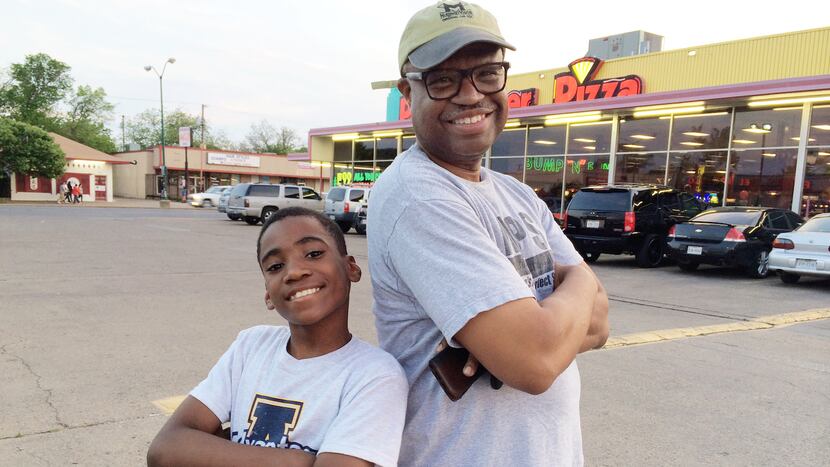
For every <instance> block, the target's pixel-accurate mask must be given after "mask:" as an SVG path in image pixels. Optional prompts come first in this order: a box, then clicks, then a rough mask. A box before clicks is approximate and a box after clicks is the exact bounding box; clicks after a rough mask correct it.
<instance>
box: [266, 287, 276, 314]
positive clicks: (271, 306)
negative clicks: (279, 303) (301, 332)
mask: <svg viewBox="0 0 830 467" xmlns="http://www.w3.org/2000/svg"><path fill="white" fill-rule="evenodd" d="M265 308H268V309H269V310H276V309H277V307H275V306H274V303H273V302H272V301H271V294H270V293H268V291H267V290H266V291H265Z"/></svg>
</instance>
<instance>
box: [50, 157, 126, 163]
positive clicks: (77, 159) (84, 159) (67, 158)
mask: <svg viewBox="0 0 830 467" xmlns="http://www.w3.org/2000/svg"><path fill="white" fill-rule="evenodd" d="M66 160H73V161H90V162H103V163H105V164H129V163H130V161H122V160H105V161H104V160H99V159H90V158H88V157H72V156H66Z"/></svg>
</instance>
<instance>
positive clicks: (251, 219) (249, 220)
mask: <svg viewBox="0 0 830 467" xmlns="http://www.w3.org/2000/svg"><path fill="white" fill-rule="evenodd" d="M242 219H244V220H245V222H247V223H248V225H257V224H258V223H259V217H253V216H244V217H242Z"/></svg>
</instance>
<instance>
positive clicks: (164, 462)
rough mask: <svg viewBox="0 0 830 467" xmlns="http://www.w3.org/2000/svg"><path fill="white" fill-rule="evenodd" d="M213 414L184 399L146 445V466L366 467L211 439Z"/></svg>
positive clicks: (345, 459) (330, 456)
mask: <svg viewBox="0 0 830 467" xmlns="http://www.w3.org/2000/svg"><path fill="white" fill-rule="evenodd" d="M221 426H222V425H221V423H220V422H219V419H218V418H216V415H214V414H213V412H212V411H211V410H210V409H209V408H207V406H205V405H204V404H203V403H202V402H200V401H199V399H196V398H195V397H193V396H187V398H186V399H185V400H184V402H182V404H181V405H180V406H179V408H178V409H176V411H175V412H174V413H173V415H172V416H171V417H170V420H168V421H167V423H166V424H165V425H164V427H162V429H161V431H160V432H159V434H158V435H157V436H156V438H155V439H154V440H153V443H152V444H151V445H150V450H149V451H148V453H147V465H149V466H151V467H154V466H177V465H188V466H229V465H258V466H259V465H261V466H268V465H274V466H314V467H331V466H344V467H366V466H371V465H372V464H371V463H370V462H367V461H365V460H363V459H358V458H356V457H353V456H347V455H344V454H337V453H331V452H324V453H321V454H319V455H316V456H315V455H314V454H311V453H309V452H306V451H302V450H299V449H282V448H278V449H275V448H269V447H261V446H250V445H244V444H238V443H234V442H232V441H230V440H227V439H223V438H220V437H218V436H215V435H214V434H213V433H216V432H217V431H219V430H220V428H221Z"/></svg>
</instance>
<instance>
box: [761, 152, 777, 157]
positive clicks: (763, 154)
mask: <svg viewBox="0 0 830 467" xmlns="http://www.w3.org/2000/svg"><path fill="white" fill-rule="evenodd" d="M761 155H762V156H764V157H775V153H774V152H762V153H761Z"/></svg>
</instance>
